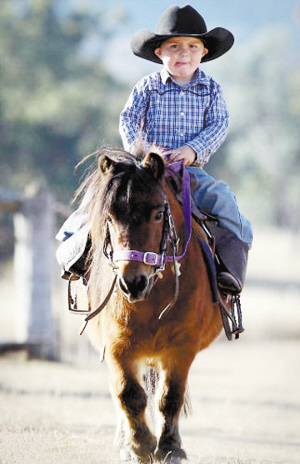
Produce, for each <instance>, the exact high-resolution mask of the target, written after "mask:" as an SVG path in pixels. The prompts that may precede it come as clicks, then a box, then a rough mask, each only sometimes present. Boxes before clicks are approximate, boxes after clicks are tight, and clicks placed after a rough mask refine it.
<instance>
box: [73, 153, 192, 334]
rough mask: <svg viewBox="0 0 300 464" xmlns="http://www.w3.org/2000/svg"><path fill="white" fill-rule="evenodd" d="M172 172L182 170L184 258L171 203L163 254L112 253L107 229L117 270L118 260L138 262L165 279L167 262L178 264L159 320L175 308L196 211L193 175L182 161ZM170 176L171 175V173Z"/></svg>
mask: <svg viewBox="0 0 300 464" xmlns="http://www.w3.org/2000/svg"><path fill="white" fill-rule="evenodd" d="M168 169H169V173H170V172H172V171H173V172H175V173H178V172H180V171H181V175H182V208H183V216H184V224H185V237H184V239H185V242H184V247H183V251H182V253H181V254H180V255H178V254H177V253H178V243H179V238H178V235H177V232H176V229H175V224H174V220H173V217H172V214H171V211H170V207H169V203H168V202H167V201H165V209H164V224H163V232H162V239H161V243H160V252H159V253H154V252H152V251H137V250H112V249H111V250H110V251H109V248H111V241H110V233H109V226H108V225H107V228H106V238H105V241H104V245H103V253H104V255H105V256H106V257H107V259H108V260H109V261H110V264H111V266H112V268H113V270H114V271H116V270H117V269H118V266H117V265H116V264H115V263H116V262H118V261H138V262H142V263H144V264H147V265H149V266H153V267H154V272H153V276H155V275H156V276H157V277H162V274H161V271H163V270H164V269H165V263H167V262H173V264H174V273H175V290H174V295H173V298H172V300H171V301H170V303H169V304H168V305H167V306H166V307H165V308H164V309H163V310H162V312H161V313H160V315H159V319H162V318H163V317H164V316H165V315H166V314H167V313H168V312H169V310H170V309H171V307H172V306H173V305H174V303H175V302H176V300H177V298H178V293H179V265H178V260H179V259H181V258H182V257H183V256H185V254H186V251H187V247H188V244H189V241H190V239H191V235H192V212H191V211H192V208H191V190H190V175H189V173H188V171H187V169H185V167H184V166H183V164H182V162H181V161H179V162H175V163H172V164H170V165H168ZM167 175H168V172H167ZM168 242H170V243H171V248H172V255H167V254H166V252H167V246H168ZM116 280H117V275H115V277H114V280H113V283H112V286H111V289H110V290H109V293H108V295H107V296H106V298H105V299H104V301H103V302H102V303H101V305H100V306H99V307H98V308H97V309H96V310H95V311H93V312H92V313H90V314H89V315H88V316H87V317H86V318H85V321H84V325H83V328H82V330H81V331H80V335H81V334H82V333H83V331H84V330H85V328H86V326H87V324H88V322H89V320H91V319H92V318H94V317H95V316H97V314H99V313H100V312H101V311H102V309H103V308H104V307H105V306H106V305H107V303H108V301H109V299H110V297H111V295H112V293H113V290H114V287H115V284H116Z"/></svg>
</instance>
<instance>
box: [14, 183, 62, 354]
mask: <svg viewBox="0 0 300 464" xmlns="http://www.w3.org/2000/svg"><path fill="white" fill-rule="evenodd" d="M14 228H15V257H14V260H15V261H14V269H15V288H16V304H17V308H16V313H17V321H16V337H17V341H18V342H20V343H28V344H30V346H32V350H33V351H32V354H33V356H36V357H41V358H46V359H55V358H56V341H55V323H54V316H53V312H52V301H51V297H52V286H53V271H54V262H53V259H54V258H53V257H54V245H53V237H54V228H55V212H54V201H53V198H52V196H51V194H50V193H49V192H48V190H47V189H46V188H44V187H41V186H40V185H35V184H32V185H30V186H29V187H28V188H27V190H26V191H25V195H24V198H23V200H22V202H21V207H20V209H19V211H18V212H17V213H16V214H15V216H14Z"/></svg>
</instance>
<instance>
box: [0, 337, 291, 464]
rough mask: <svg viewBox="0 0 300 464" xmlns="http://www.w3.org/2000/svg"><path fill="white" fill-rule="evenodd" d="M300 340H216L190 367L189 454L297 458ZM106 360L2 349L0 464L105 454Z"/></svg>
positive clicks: (263, 461)
mask: <svg viewBox="0 0 300 464" xmlns="http://www.w3.org/2000/svg"><path fill="white" fill-rule="evenodd" d="M299 368H300V342H299V341H281V342H279V341H277V342H275V341H268V342H265V343H263V342H261V341H260V342H257V341H256V342H255V341H251V342H247V341H243V340H242V339H241V340H239V341H238V342H231V343H228V342H226V341H218V342H216V343H215V344H214V345H212V346H211V347H210V348H209V349H208V350H206V351H205V352H203V353H201V354H200V355H199V356H198V357H197V360H196V362H195V363H194V365H193V368H192V370H191V374H190V393H191V398H192V405H193V414H192V415H191V416H189V417H188V418H187V419H182V421H181V432H182V439H183V444H184V447H185V449H186V451H187V454H188V458H189V461H188V462H190V463H192V464H200V463H201V464H257V463H259V464H271V463H272V464H277V463H281V464H292V463H297V464H299V463H300V369H299ZM115 424H116V417H115V411H114V407H113V404H112V401H111V398H110V395H109V390H108V375H107V369H106V366H105V364H101V365H98V364H94V363H90V364H89V365H86V366H73V365H68V364H61V363H47V362H38V361H30V362H25V361H24V360H22V359H21V358H20V357H16V356H14V357H3V358H0V463H1V464H29V463H30V464H41V463H43V464H52V463H53V464H54V463H55V464H67V463H68V464H79V463H80V464H106V463H107V464H108V463H109V464H113V463H118V462H119V461H118V456H117V453H116V451H115V450H114V448H113V437H114V430H115Z"/></svg>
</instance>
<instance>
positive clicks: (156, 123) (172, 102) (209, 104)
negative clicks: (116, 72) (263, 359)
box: [120, 68, 229, 164]
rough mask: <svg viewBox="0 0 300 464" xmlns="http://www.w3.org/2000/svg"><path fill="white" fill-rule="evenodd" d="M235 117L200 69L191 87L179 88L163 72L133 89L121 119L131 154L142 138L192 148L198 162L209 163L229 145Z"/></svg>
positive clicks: (219, 90)
mask: <svg viewBox="0 0 300 464" xmlns="http://www.w3.org/2000/svg"><path fill="white" fill-rule="evenodd" d="M228 125H229V114H228V111H227V107H226V103H225V101H224V98H223V92H222V89H221V87H220V86H219V85H218V84H217V83H216V82H215V81H214V80H213V79H212V78H211V77H209V76H207V75H206V74H205V73H204V72H203V71H200V70H199V69H198V71H197V74H196V76H195V78H194V79H193V80H192V81H191V82H190V83H189V84H187V85H186V86H184V87H181V86H179V85H178V84H176V83H175V82H174V81H173V80H172V78H171V76H170V75H169V74H168V72H167V71H166V70H165V69H164V68H163V70H162V71H161V72H156V73H153V74H150V75H149V76H146V77H144V78H143V79H141V80H140V81H139V82H138V83H137V85H136V86H135V87H134V88H133V90H132V92H131V95H130V97H129V99H128V101H127V103H126V105H125V107H124V109H123V111H122V113H121V116H120V134H121V137H122V141H123V145H124V148H125V150H128V151H131V150H132V149H133V148H134V145H135V142H136V140H140V139H141V138H142V140H143V141H144V142H146V143H148V144H152V143H155V144H156V145H159V146H160V147H163V148H174V149H176V148H179V147H181V146H182V145H189V146H190V147H191V148H192V149H193V150H194V151H195V152H196V155H197V156H196V160H195V163H197V164H205V163H207V162H208V160H209V158H210V155H211V154H212V153H214V152H215V151H216V150H217V149H218V148H219V146H220V145H221V144H222V142H224V140H225V138H226V135H227V132H228Z"/></svg>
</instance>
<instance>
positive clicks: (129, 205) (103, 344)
mask: <svg viewBox="0 0 300 464" xmlns="http://www.w3.org/2000/svg"><path fill="white" fill-rule="evenodd" d="M165 171H166V165H165V162H164V161H163V159H162V157H161V156H160V155H158V154H156V153H150V154H148V155H147V156H145V155H144V156H138V157H136V156H132V155H130V154H129V153H126V152H124V151H121V150H119V151H118V150H117V151H108V150H105V151H100V152H99V153H98V166H97V169H96V170H95V171H94V172H93V173H91V174H90V175H89V177H88V178H87V180H86V181H85V183H84V186H83V187H82V190H83V191H84V192H85V196H84V198H83V202H82V205H84V204H85V205H86V206H85V209H86V213H87V214H88V225H89V229H90V234H91V242H92V245H91V254H90V258H91V265H90V270H89V284H88V286H89V293H90V301H91V307H92V311H93V310H95V309H96V308H98V307H99V305H100V304H101V303H102V302H103V300H105V303H106V305H105V307H104V309H103V310H102V311H101V312H99V314H97V316H96V317H94V318H93V319H91V320H90V322H89V324H88V327H87V330H88V334H89V337H90V339H91V341H92V343H93V344H94V346H95V347H97V348H98V349H99V350H101V351H102V352H104V351H105V359H106V362H107V365H108V368H109V375H110V386H111V393H112V396H113V400H114V402H115V405H116V409H117V413H118V428H117V434H116V442H117V445H118V447H119V449H120V456H121V459H122V460H130V459H132V460H135V461H137V462H143V463H144V462H149V461H151V462H153V461H154V460H156V461H157V462H164V463H172V464H174V463H176V464H178V463H180V462H181V459H183V458H186V454H185V452H184V450H183V449H182V448H181V440H180V435H179V429H178V420H179V415H180V412H181V409H182V407H183V406H184V403H185V392H186V387H187V378H188V373H189V369H190V367H191V364H192V362H193V360H194V358H195V356H196V354H197V353H198V352H199V351H200V350H203V349H204V348H206V347H207V346H208V345H209V344H210V343H211V342H212V341H213V340H214V339H215V338H216V337H217V335H218V334H219V333H220V331H221V329H222V320H221V316H220V310H219V306H218V304H216V303H213V301H212V296H211V289H210V283H209V279H208V275H207V270H206V266H205V263H204V259H203V255H202V252H201V248H200V246H199V242H198V238H197V234H196V233H195V231H194V230H193V231H192V234H191V237H190V242H189V245H188V247H187V250H186V252H185V253H184V246H185V241H186V240H187V239H186V238H185V235H186V230H185V228H186V225H185V221H184V216H183V211H182V207H181V205H180V204H179V202H178V201H177V199H176V197H175V195H174V193H173V190H172V188H171V186H170V182H169V181H168V178H167V177H166V176H165V175H164V174H165ZM177 236H178V238H179V240H180V242H179V243H180V246H179V247H178V249H176V245H177V244H178V240H177ZM174 242H175V245H174ZM172 243H173V245H172ZM180 254H184V256H181V257H180V259H176V256H177V258H178V256H180ZM172 255H174V256H175V257H174V259H169V260H168V259H166V256H167V257H169V258H170V257H172ZM172 261H174V262H172ZM177 262H180V277H178V274H179V272H178V267H179V265H178V263H177ZM176 279H178V280H179V291H178V294H177V290H176ZM114 282H116V283H117V285H116V286H115V289H114V291H110V289H112V288H113V284H114ZM107 295H108V296H107ZM172 300H174V301H173V304H172V308H171V309H170V308H169V309H168V310H166V311H165V312H164V309H165V308H166V307H168V304H169V303H170V302H172ZM175 300H176V301H175ZM102 306H104V305H102ZM102 306H101V308H102ZM162 316H163V317H162ZM149 368H151V369H149ZM154 373H155V374H154ZM145 375H146V376H148V377H149V375H152V377H151V378H152V379H154V380H155V400H154V401H155V402H154V409H155V411H154V417H155V424H154V426H153V424H152V425H151V424H150V425H149V422H150V421H149V420H147V417H148V416H147V415H146V406H147V402H148V405H149V398H148V397H149V395H148V394H149V389H148V391H147V388H146V387H145ZM150 390H151V389H150ZM147 411H148V408H147Z"/></svg>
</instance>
